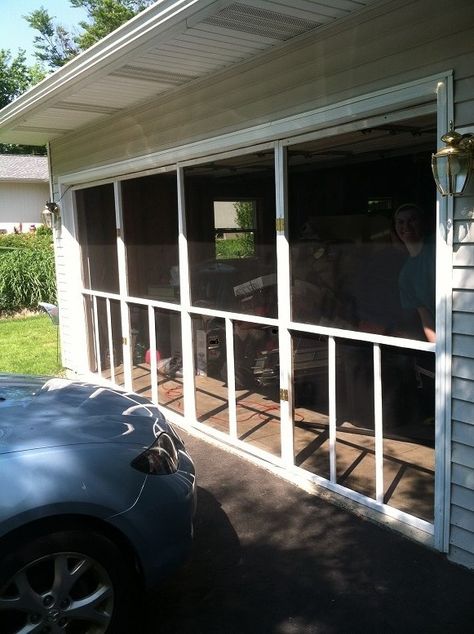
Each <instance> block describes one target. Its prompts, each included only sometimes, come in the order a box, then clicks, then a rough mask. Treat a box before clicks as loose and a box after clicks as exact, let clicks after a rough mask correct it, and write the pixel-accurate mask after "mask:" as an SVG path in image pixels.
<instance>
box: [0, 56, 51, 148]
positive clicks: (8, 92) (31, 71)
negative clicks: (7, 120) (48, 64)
mask: <svg viewBox="0 0 474 634" xmlns="http://www.w3.org/2000/svg"><path fill="white" fill-rule="evenodd" d="M43 77H44V73H43V71H42V70H41V69H40V67H39V66H38V65H35V66H27V64H26V57H25V52H24V51H22V50H20V51H19V52H18V55H16V57H12V55H11V52H10V51H8V50H5V49H0V109H1V108H4V107H5V106H6V105H8V104H9V103H10V102H11V101H13V100H14V99H16V98H17V97H18V96H19V95H21V94H22V93H24V92H25V90H28V88H30V87H31V86H33V85H34V84H36V83H37V82H38V81H40V80H41V79H43ZM0 154H45V149H44V148H43V147H36V146H30V145H13V144H10V143H6V144H5V143H0Z"/></svg>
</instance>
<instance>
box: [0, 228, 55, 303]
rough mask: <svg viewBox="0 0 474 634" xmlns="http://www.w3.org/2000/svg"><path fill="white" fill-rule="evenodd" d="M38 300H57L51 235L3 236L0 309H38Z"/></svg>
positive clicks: (0, 262) (0, 242)
mask: <svg viewBox="0 0 474 634" xmlns="http://www.w3.org/2000/svg"><path fill="white" fill-rule="evenodd" d="M2 247H3V248H2ZM39 302H50V303H53V304H54V303H55V302H56V281H55V269H54V250H53V246H52V237H51V235H50V234H48V233H43V235H41V234H40V235H38V236H37V235H36V234H18V235H15V234H8V235H5V236H0V312H1V313H13V312H17V311H20V310H22V309H25V308H26V309H30V310H35V309H37V308H38V303H39Z"/></svg>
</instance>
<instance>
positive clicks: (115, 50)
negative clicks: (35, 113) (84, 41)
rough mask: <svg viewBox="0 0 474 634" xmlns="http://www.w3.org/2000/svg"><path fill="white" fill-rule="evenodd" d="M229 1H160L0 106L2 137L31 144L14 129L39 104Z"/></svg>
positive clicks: (48, 135) (45, 136)
mask: <svg viewBox="0 0 474 634" xmlns="http://www.w3.org/2000/svg"><path fill="white" fill-rule="evenodd" d="M230 2H231V0H162V1H161V2H157V3H156V4H155V5H152V6H151V7H149V8H148V9H146V10H145V11H143V12H142V13H140V14H138V15H137V16H135V17H134V18H133V19H132V20H130V21H129V22H127V23H125V24H124V25H123V26H121V27H120V28H118V29H117V30H116V31H114V32H113V33H111V34H109V35H108V36H107V37H105V38H104V39H103V40H101V41H100V42H98V43H97V44H95V45H94V46H92V47H91V48H89V49H87V50H86V51H84V52H83V53H81V54H79V55H78V56H77V57H75V58H74V59H73V60H71V61H70V62H68V63H67V64H65V65H64V66H63V67H62V68H60V69H59V70H57V71H55V72H54V73H52V74H51V75H49V76H48V77H46V78H45V79H44V80H43V81H41V82H40V83H38V84H36V85H35V86H33V87H32V88H30V89H29V90H28V91H27V92H25V93H24V94H22V95H21V96H20V97H18V98H17V99H16V100H14V101H13V102H11V103H10V104H8V105H7V106H6V107H5V108H3V109H2V110H0V140H1V141H2V142H5V143H18V142H20V143H21V142H23V143H28V144H32V141H30V142H27V141H19V140H18V133H15V131H12V130H11V128H12V127H13V126H14V125H16V123H17V122H18V120H19V119H21V118H22V117H24V116H25V115H26V114H28V113H30V112H31V111H32V110H34V109H36V108H40V107H45V106H46V105H47V104H48V103H50V102H52V101H53V100H54V99H55V98H57V97H58V96H59V95H63V94H64V93H65V92H66V91H67V90H68V89H72V88H73V87H75V86H77V84H78V83H80V82H82V81H87V80H89V79H90V78H91V77H92V76H93V75H94V74H95V73H99V72H100V71H101V70H102V69H104V68H105V67H107V66H110V65H113V64H114V63H115V62H117V61H119V60H120V59H121V58H122V57H123V56H124V55H125V54H126V53H127V52H128V51H130V50H134V49H136V48H137V47H139V46H141V45H144V44H146V42H147V41H148V40H149V39H151V38H153V39H155V38H157V37H159V36H160V35H161V36H162V37H163V39H165V38H166V36H167V35H169V34H171V33H172V32H173V30H174V29H175V28H178V26H179V25H180V23H182V22H183V21H186V23H187V24H188V23H189V21H190V18H191V17H192V16H195V14H198V15H197V16H195V19H200V18H201V17H202V15H203V14H204V13H205V12H206V10H207V9H208V7H210V6H211V5H212V7H213V10H215V8H216V6H217V5H219V6H225V5H226V4H230ZM191 21H192V20H191ZM2 128H3V130H2ZM9 134H10V135H11V136H9ZM56 136H57V134H53V133H50V132H46V133H44V134H43V135H40V137H41V140H39V141H38V140H37V141H36V142H38V143H39V144H44V143H47V142H48V141H49V140H51V139H53V138H55V137H56ZM29 138H31V137H29Z"/></svg>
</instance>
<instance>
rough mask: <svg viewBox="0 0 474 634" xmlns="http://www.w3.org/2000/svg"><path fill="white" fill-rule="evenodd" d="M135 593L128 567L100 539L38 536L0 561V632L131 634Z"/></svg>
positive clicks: (76, 534)
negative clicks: (129, 633)
mask: <svg viewBox="0 0 474 634" xmlns="http://www.w3.org/2000/svg"><path fill="white" fill-rule="evenodd" d="M137 588H138V584H137V579H136V572H135V570H134V567H133V565H132V564H131V562H130V561H129V560H128V558H127V557H126V556H125V555H124V553H123V552H122V551H121V550H120V549H119V548H118V547H117V546H116V545H115V544H114V543H113V542H112V541H111V540H110V539H108V538H107V537H105V536H103V535H102V534H100V533H98V532H95V531H78V530H67V531H61V532H56V533H51V534H48V535H44V536H40V537H37V538H35V539H33V540H32V541H31V542H30V543H29V544H27V545H23V546H19V547H18V548H15V549H13V550H11V551H10V552H9V553H8V554H4V555H2V556H0V632H1V633H2V634H13V633H14V632H23V631H28V632H29V631H34V632H39V633H44V634H47V633H49V632H51V633H53V634H54V633H60V632H67V633H68V634H69V633H71V634H72V633H75V632H77V633H80V634H89V633H90V634H92V633H93V634H102V633H106V632H107V633H108V634H122V633H125V632H131V631H134V629H133V627H131V625H130V618H131V613H132V609H133V608H134V607H135V608H136V607H137V603H136V600H137V599H138V591H137ZM135 625H136V624H135ZM23 628H25V629H23Z"/></svg>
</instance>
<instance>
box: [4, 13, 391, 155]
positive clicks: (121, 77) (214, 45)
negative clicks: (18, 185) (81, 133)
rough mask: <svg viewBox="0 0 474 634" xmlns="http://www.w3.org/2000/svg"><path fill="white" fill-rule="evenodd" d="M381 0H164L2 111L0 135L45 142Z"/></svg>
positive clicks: (34, 142) (13, 141)
mask: <svg viewBox="0 0 474 634" xmlns="http://www.w3.org/2000/svg"><path fill="white" fill-rule="evenodd" d="M379 2H380V0H318V1H315V0H286V1H285V0H239V1H238V2H230V1H226V0H214V1H212V0H175V1H174V2H172V1H171V0H162V2H158V3H156V4H155V5H153V6H152V7H150V8H149V9H148V10H146V11H144V12H143V13H142V14H139V15H138V16H136V18H134V19H133V20H131V21H130V22H128V23H127V24H126V25H124V26H123V27H121V28H120V29H118V30H117V31H115V32H114V33H112V34H111V35H110V36H108V37H107V38H105V39H104V40H102V42H99V43H98V44H97V45H96V46H94V47H92V48H91V49H89V50H88V51H86V52H85V53H83V54H81V55H80V56H78V57H77V58H76V59H75V60H72V62H70V63H69V64H67V65H66V66H64V67H63V68H62V69H60V70H59V71H57V72H56V73H54V74H52V75H51V76H50V77H48V78H47V79H45V80H44V81H43V82H41V83H40V84H38V85H37V86H35V87H34V88H33V89H31V90H30V91H28V92H27V93H25V95H22V96H21V97H20V98H19V99H17V100H16V101H15V102H13V103H12V104H10V105H9V106H7V107H6V108H4V109H3V110H2V111H0V141H6V142H12V143H28V144H44V143H46V142H48V141H50V140H52V139H54V138H57V137H59V136H62V135H64V134H68V133H69V132H72V131H74V130H77V129H79V128H81V127H83V126H88V125H91V124H96V123H98V122H100V121H101V119H104V118H107V117H111V116H112V115H115V114H117V113H119V112H121V111H124V110H126V109H128V108H130V107H133V106H136V105H138V104H139V103H141V102H144V101H147V100H149V99H152V98H155V97H158V96H161V95H164V94H165V93H166V92H168V91H170V90H174V89H176V88H178V87H182V86H185V85H186V84H188V83H190V82H193V81H196V80H198V79H200V78H204V77H207V76H210V75H212V74H213V73H217V72H219V71H221V70H223V69H226V68H229V67H231V66H233V65H236V64H239V63H241V62H245V61H248V60H251V59H252V58H254V57H255V56H257V55H260V54H262V53H264V52H266V51H269V50H270V49H272V48H274V47H277V46H281V45H282V44H285V43H286V42H290V41H291V40H292V39H294V38H296V37H299V36H301V35H303V34H305V33H308V32H310V31H314V30H317V29H321V27H323V26H325V25H329V24H334V23H335V22H337V21H338V20H342V19H344V18H347V17H348V16H350V15H352V14H356V13H357V12H360V11H361V10H363V9H365V8H366V7H367V6H368V5H374V4H377V3H379Z"/></svg>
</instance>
